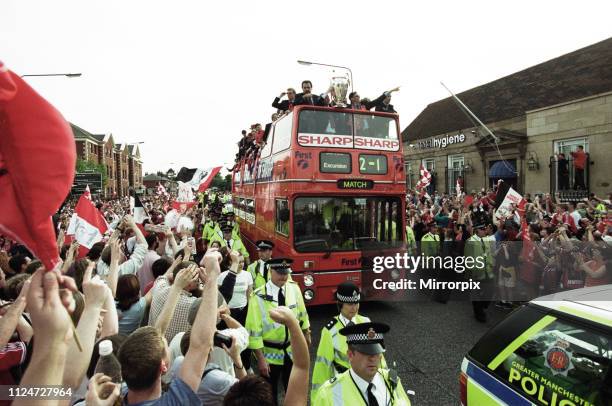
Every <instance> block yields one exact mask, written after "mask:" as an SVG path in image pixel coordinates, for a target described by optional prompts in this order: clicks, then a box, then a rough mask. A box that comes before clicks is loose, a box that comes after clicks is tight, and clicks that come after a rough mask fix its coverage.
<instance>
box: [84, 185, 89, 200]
mask: <svg viewBox="0 0 612 406" xmlns="http://www.w3.org/2000/svg"><path fill="white" fill-rule="evenodd" d="M83 197H85V198H86V199H89V200H91V190H89V185H87V186H85V191H84V192H83Z"/></svg>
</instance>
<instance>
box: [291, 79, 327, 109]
mask: <svg viewBox="0 0 612 406" xmlns="http://www.w3.org/2000/svg"><path fill="white" fill-rule="evenodd" d="M303 104H307V105H311V106H327V105H329V102H328V101H327V99H326V98H325V97H323V96H317V95H316V94H313V93H312V82H311V81H310V80H304V81H303V82H302V93H298V94H297V95H296V96H295V102H294V103H293V105H294V106H299V105H303Z"/></svg>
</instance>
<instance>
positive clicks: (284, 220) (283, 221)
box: [274, 199, 289, 237]
mask: <svg viewBox="0 0 612 406" xmlns="http://www.w3.org/2000/svg"><path fill="white" fill-rule="evenodd" d="M274 229H275V230H276V232H277V233H279V234H282V235H284V236H287V237H288V236H289V201H287V200H285V199H276V217H275V224H274Z"/></svg>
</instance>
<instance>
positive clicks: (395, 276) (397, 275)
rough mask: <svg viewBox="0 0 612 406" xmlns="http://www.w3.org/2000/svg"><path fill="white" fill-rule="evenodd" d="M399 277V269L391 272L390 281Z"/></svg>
mask: <svg viewBox="0 0 612 406" xmlns="http://www.w3.org/2000/svg"><path fill="white" fill-rule="evenodd" d="M399 277H400V271H399V269H393V270H391V278H392V279H399Z"/></svg>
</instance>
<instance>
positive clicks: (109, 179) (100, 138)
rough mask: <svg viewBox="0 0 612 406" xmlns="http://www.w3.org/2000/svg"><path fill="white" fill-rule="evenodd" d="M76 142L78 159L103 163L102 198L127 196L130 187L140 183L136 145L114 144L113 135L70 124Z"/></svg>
mask: <svg viewBox="0 0 612 406" xmlns="http://www.w3.org/2000/svg"><path fill="white" fill-rule="evenodd" d="M70 125H71V127H72V132H73V134H74V140H75V144H76V151H77V159H79V160H83V161H89V162H92V163H94V164H97V165H104V168H105V170H106V181H105V183H104V185H103V191H104V196H105V197H121V196H126V195H127V194H128V192H129V187H130V186H136V187H139V186H140V185H142V160H141V157H140V151H139V150H138V148H134V146H132V145H126V144H116V143H115V140H114V137H113V135H112V134H92V133H90V132H89V131H86V130H84V129H83V128H81V127H79V126H77V125H75V124H72V123H71V124H70Z"/></svg>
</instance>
